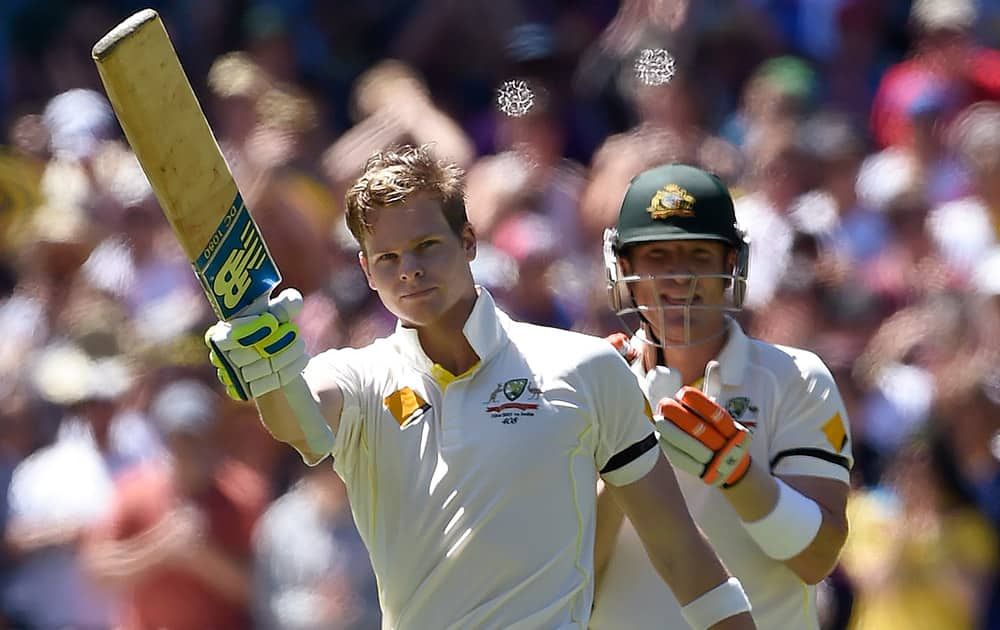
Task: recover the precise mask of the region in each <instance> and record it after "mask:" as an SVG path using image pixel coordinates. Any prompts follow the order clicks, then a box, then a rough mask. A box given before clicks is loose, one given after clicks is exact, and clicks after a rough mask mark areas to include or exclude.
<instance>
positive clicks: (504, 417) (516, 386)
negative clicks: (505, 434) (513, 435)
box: [485, 378, 542, 424]
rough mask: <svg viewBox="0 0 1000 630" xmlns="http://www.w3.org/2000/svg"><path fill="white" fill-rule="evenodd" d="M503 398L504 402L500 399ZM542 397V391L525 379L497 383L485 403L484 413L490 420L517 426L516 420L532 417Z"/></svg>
mask: <svg viewBox="0 0 1000 630" xmlns="http://www.w3.org/2000/svg"><path fill="white" fill-rule="evenodd" d="M501 395H502V396H503V399H506V401H504V400H503V399H501V398H500V396H501ZM541 396H542V390H541V389H540V388H539V387H538V386H537V385H535V384H534V383H533V382H532V381H531V380H530V379H527V378H512V379H508V380H507V381H506V382H503V383H497V386H496V387H495V388H494V389H493V391H492V392H491V393H490V398H489V400H487V401H486V403H485V404H486V412H487V413H489V414H490V417H492V418H498V419H500V420H501V421H502V422H503V423H504V424H517V420H518V418H522V417H526V416H533V415H535V413H534V412H535V410H536V409H538V403H537V402H532V401H537V400H539V399H540V398H541Z"/></svg>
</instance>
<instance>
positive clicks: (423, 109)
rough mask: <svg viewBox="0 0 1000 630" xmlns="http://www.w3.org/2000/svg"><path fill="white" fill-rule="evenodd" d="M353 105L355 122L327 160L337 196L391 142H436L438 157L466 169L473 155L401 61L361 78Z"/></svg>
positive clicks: (465, 139)
mask: <svg viewBox="0 0 1000 630" xmlns="http://www.w3.org/2000/svg"><path fill="white" fill-rule="evenodd" d="M352 107H353V113H354V117H355V120H356V124H355V125H354V127H352V128H351V129H349V130H348V131H347V132H345V133H344V134H343V135H342V136H341V137H340V138H338V139H337V141H336V142H334V143H333V144H332V145H331V146H330V147H329V149H327V151H326V153H325V154H324V156H323V167H324V169H325V172H326V175H327V178H328V179H329V181H330V182H331V184H332V186H333V189H334V192H335V194H337V195H338V196H340V195H342V194H343V193H345V192H346V191H347V186H348V185H349V183H350V182H351V181H353V179H354V178H355V177H357V175H358V174H359V173H360V172H361V169H362V167H363V166H364V163H365V159H366V158H367V157H368V156H369V155H370V154H371V153H372V152H373V151H378V150H379V149H383V148H385V147H388V146H390V145H393V144H400V143H416V144H424V143H432V144H433V147H432V149H433V151H434V153H435V155H437V156H438V157H441V158H446V159H449V160H453V161H455V162H457V163H458V164H460V165H462V166H466V165H468V164H470V163H471V161H472V158H473V157H474V154H473V147H472V143H471V142H470V140H469V138H468V137H467V136H466V135H465V132H464V131H463V130H462V128H461V127H459V126H458V125H457V124H456V123H455V121H454V120H452V119H451V118H450V117H449V116H448V115H447V114H446V113H445V112H443V111H442V110H441V109H439V108H438V107H437V106H436V105H435V104H434V102H433V101H432V100H431V96H430V91H429V90H428V88H427V84H426V82H425V81H424V79H423V77H421V76H420V75H419V74H418V73H417V71H416V70H414V69H413V68H412V67H410V66H409V65H407V64H406V63H404V62H402V61H398V60H394V59H387V60H385V61H382V62H380V63H379V64H377V65H375V66H374V67H372V68H371V69H369V70H368V71H366V72H365V73H364V74H363V75H361V77H359V78H358V80H357V81H356V82H355V84H354V90H353V93H352Z"/></svg>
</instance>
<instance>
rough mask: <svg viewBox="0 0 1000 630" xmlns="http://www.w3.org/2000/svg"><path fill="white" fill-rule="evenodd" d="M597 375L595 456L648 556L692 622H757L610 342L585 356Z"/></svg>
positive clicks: (594, 387)
mask: <svg viewBox="0 0 1000 630" xmlns="http://www.w3.org/2000/svg"><path fill="white" fill-rule="evenodd" d="M585 369H593V370H594V374H596V375H597V376H598V377H597V378H595V379H593V380H592V381H591V382H589V383H588V386H589V387H590V388H591V389H592V390H593V392H594V394H595V397H596V407H597V414H598V416H597V420H598V422H597V435H598V443H597V463H598V465H599V470H600V475H601V479H602V480H603V481H604V483H605V484H606V486H607V488H606V490H605V492H606V493H608V494H609V495H610V496H611V497H612V498H613V499H614V501H615V502H616V503H617V504H618V505H619V506H620V507H621V510H622V512H624V515H625V516H627V517H628V518H629V520H630V521H632V525H633V527H635V530H636V532H637V533H638V535H639V538H640V540H642V544H643V547H644V548H645V550H646V553H647V555H648V556H649V559H650V562H651V564H652V565H653V567H654V568H655V569H656V571H657V573H658V574H659V575H660V576H661V577H662V578H663V580H664V582H666V584H667V585H668V586H669V587H670V589H671V590H672V591H673V592H674V595H675V596H676V598H677V601H678V602H680V604H681V606H682V608H681V611H682V613H683V614H684V618H685V619H687V621H688V624H689V625H691V627H693V628H696V629H697V630H702V629H704V628H719V629H736V628H753V627H755V626H754V624H753V619H752V618H751V617H750V614H749V611H750V602H749V600H748V599H747V597H746V594H745V593H744V591H743V587H742V585H741V584H740V582H739V580H737V579H736V578H732V577H730V575H729V574H728V573H727V572H726V569H725V568H724V567H723V565H722V563H721V561H720V560H719V558H718V556H717V555H716V554H715V551H714V550H713V549H712V547H711V546H710V545H709V543H708V541H707V539H706V538H705V536H704V534H702V532H701V530H700V529H698V526H697V525H696V524H695V522H694V519H692V518H691V513H690V512H689V511H688V508H687V505H686V504H685V502H684V495H683V494H681V491H680V487H679V486H678V485H677V477H676V476H675V475H674V471H673V469H672V468H671V467H670V464H669V462H667V460H666V459H664V457H663V456H662V454H661V453H660V452H659V449H658V448H657V440H656V437H655V435H654V433H653V431H652V429H653V427H652V425H651V421H652V419H653V417H652V416H653V414H652V410H651V409H650V407H649V405H648V403H647V401H646V397H645V395H644V394H643V392H642V390H641V389H640V387H639V384H638V382H637V381H636V379H635V376H634V375H633V374H632V372H631V371H630V370H629V369H628V365H627V364H626V363H625V362H624V361H623V360H622V358H621V357H620V356H618V355H617V353H615V352H614V350H612V349H611V348H610V347H608V348H607V352H606V353H604V352H602V353H599V354H597V355H595V356H593V357H592V358H591V360H589V361H587V362H586V368H585Z"/></svg>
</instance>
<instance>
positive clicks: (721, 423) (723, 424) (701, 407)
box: [677, 387, 738, 438]
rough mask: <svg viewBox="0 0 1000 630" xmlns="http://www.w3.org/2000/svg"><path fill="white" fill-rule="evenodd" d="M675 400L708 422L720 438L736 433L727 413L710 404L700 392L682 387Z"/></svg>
mask: <svg viewBox="0 0 1000 630" xmlns="http://www.w3.org/2000/svg"><path fill="white" fill-rule="evenodd" d="M677 399H678V400H679V401H680V403H681V404H682V405H684V406H685V407H687V408H688V409H689V410H690V411H692V412H694V414H695V415H697V416H698V417H700V418H702V419H704V420H706V421H708V422H709V423H710V424H711V426H712V428H714V429H715V430H716V431H718V432H719V433H720V434H721V435H722V437H724V438H729V437H732V436H734V435H736V433H737V432H738V430H737V429H736V425H735V423H734V422H733V418H732V416H730V415H729V412H728V411H726V410H725V409H723V408H722V407H720V406H719V405H717V404H716V403H714V402H712V401H711V400H710V399H709V398H708V396H706V395H705V394H703V393H702V392H701V391H700V390H697V389H695V388H693V387H682V388H681V390H680V391H679V392H678V393H677Z"/></svg>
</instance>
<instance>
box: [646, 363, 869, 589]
mask: <svg viewBox="0 0 1000 630" xmlns="http://www.w3.org/2000/svg"><path fill="white" fill-rule="evenodd" d="M812 359H814V361H811V362H810V360H809V359H808V358H807V359H805V363H806V371H805V372H804V373H803V375H802V378H801V380H800V381H794V382H793V384H792V386H790V387H789V388H788V390H787V391H786V392H785V394H786V398H787V399H789V402H788V404H787V407H786V409H785V410H783V412H782V415H783V417H782V418H781V427H779V429H778V430H777V432H776V434H775V436H774V437H772V439H771V440H770V444H771V446H772V448H777V449H778V452H777V454H775V455H774V456H773V459H772V461H770V462H766V461H765V462H759V461H756V460H753V459H752V458H751V457H750V451H749V449H750V442H751V439H752V435H751V433H750V431H749V430H748V429H747V428H746V427H744V426H743V425H742V424H740V423H739V422H737V421H735V420H733V418H732V417H731V416H730V415H729V413H728V412H727V411H726V410H725V409H723V408H722V407H721V406H719V405H718V404H717V403H716V402H715V398H716V396H715V395H714V394H715V392H713V391H711V390H712V387H711V386H706V392H701V391H699V390H697V389H694V388H692V387H684V388H682V389H681V390H680V391H678V392H677V394H676V395H675V396H664V397H662V398H659V396H660V395H661V394H662V393H663V392H655V393H654V392H653V391H652V390H651V391H650V394H651V396H653V397H654V399H656V398H659V400H658V402H657V404H656V414H657V415H656V418H657V421H656V425H657V431H658V433H659V436H660V446H661V447H662V449H663V451H664V452H665V453H666V454H667V457H668V458H669V459H670V462H671V463H672V464H673V465H674V466H676V467H678V468H681V469H683V470H685V471H687V472H688V473H690V474H692V475H694V476H696V477H700V478H701V480H702V481H704V482H705V483H707V484H710V485H714V486H716V487H718V488H720V489H721V491H722V494H723V496H724V497H725V498H726V499H727V500H728V501H729V503H730V505H732V507H733V509H734V510H735V511H736V513H737V514H738V515H739V517H740V521H741V523H742V525H743V527H744V529H745V530H746V531H747V533H748V534H750V537H751V538H752V539H753V540H754V542H756V543H757V546H758V547H760V549H761V551H763V552H764V553H765V554H767V555H768V556H769V557H771V558H774V559H775V560H778V561H780V562H783V563H784V564H785V565H786V566H787V567H788V568H789V569H791V570H792V571H794V572H795V573H796V575H798V576H799V577H800V578H801V579H802V580H803V581H804V582H806V583H808V584H815V583H818V582H820V581H821V580H823V579H824V578H825V577H826V576H827V575H829V573H830V571H832V569H833V567H834V565H835V564H836V562H837V557H838V555H839V553H840V550H841V548H842V547H843V545H844V542H845V540H846V538H847V516H846V508H847V494H848V489H849V487H848V484H847V471H848V469H849V467H850V459H849V457H848V456H847V455H845V454H844V451H845V450H847V451H848V453H847V454H848V455H849V449H847V447H846V443H847V441H846V431H847V426H846V423H845V421H844V418H846V412H844V410H843V404H842V403H841V401H840V396H839V394H838V393H837V391H836V386H835V385H834V383H833V379H832V377H830V375H829V372H828V371H827V370H826V368H825V367H824V366H822V364H821V363H820V362H819V360H818V358H815V357H812ZM713 363H714V362H713ZM715 366H716V367H717V364H715ZM712 371H713V366H712V364H710V365H709V368H708V370H707V371H706V377H705V382H706V383H707V384H708V383H711V382H712V381H713V379H712V378H711V374H710V373H711V372H712ZM834 424H835V425H836V426H834ZM824 426H826V427H828V428H829V432H830V435H834V436H839V437H840V438H841V439H840V440H838V441H839V442H840V443H839V444H837V445H836V446H834V445H833V444H832V442H833V438H828V437H826V432H824V430H822V427H824ZM838 431H839V432H840V433H838ZM831 447H833V448H831ZM835 450H836V452H834V451H835ZM778 462H782V464H781V466H780V467H778V468H776V464H777V463H778ZM809 473H814V474H809Z"/></svg>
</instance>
